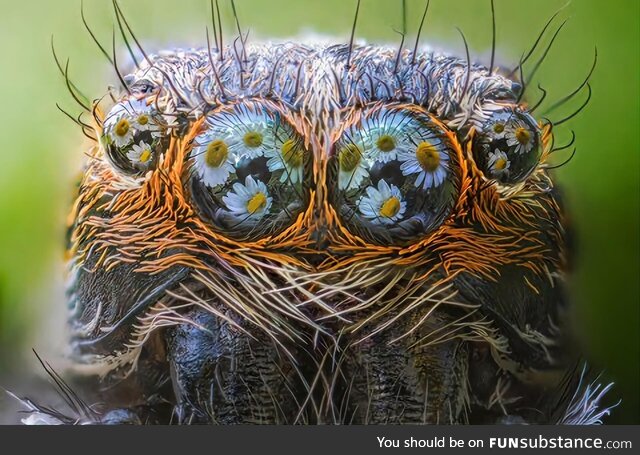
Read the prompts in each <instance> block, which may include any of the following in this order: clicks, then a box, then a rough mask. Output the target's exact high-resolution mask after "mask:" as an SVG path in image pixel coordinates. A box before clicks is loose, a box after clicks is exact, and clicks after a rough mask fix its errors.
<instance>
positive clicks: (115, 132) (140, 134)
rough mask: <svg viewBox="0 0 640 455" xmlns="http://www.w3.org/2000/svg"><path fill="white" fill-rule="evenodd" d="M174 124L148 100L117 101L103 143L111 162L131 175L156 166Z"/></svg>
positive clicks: (106, 121) (105, 126) (108, 119)
mask: <svg viewBox="0 0 640 455" xmlns="http://www.w3.org/2000/svg"><path fill="white" fill-rule="evenodd" d="M171 128H172V125H171V124H170V122H169V121H167V118H165V117H164V116H163V115H161V114H160V113H159V112H158V111H157V110H156V108H155V107H154V106H153V104H149V102H148V101H147V100H146V99H144V98H143V99H140V100H138V99H134V98H132V99H129V100H126V101H121V102H119V103H117V104H116V105H115V106H113V108H111V110H110V111H109V113H108V114H107V116H106V118H105V120H104V125H103V132H102V144H103V145H104V147H105V150H106V151H107V156H108V157H109V160H110V161H111V163H112V164H113V165H114V166H115V167H116V168H118V169H119V170H120V171H123V172H125V173H127V174H133V175H143V174H145V173H146V172H147V171H149V170H151V169H153V168H154V167H155V165H156V163H157V161H158V157H159V155H160V153H162V151H163V150H164V149H165V148H166V146H167V141H168V132H169V130H170V129H171Z"/></svg>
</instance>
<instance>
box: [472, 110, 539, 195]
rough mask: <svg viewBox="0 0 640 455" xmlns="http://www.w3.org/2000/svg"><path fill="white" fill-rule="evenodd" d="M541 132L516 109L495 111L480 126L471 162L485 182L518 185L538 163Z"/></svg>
mask: <svg viewBox="0 0 640 455" xmlns="http://www.w3.org/2000/svg"><path fill="white" fill-rule="evenodd" d="M540 150H541V147H540V130H539V128H538V125H537V124H536V121H535V120H534V119H533V117H531V115H530V114H528V113H526V112H524V111H522V110H520V109H519V108H518V107H516V106H505V107H498V108H497V109H495V110H492V111H491V114H490V116H489V117H488V118H487V119H486V121H485V122H484V123H483V124H482V128H481V130H480V131H478V133H477V134H476V136H475V138H474V143H473V159H474V161H475V162H476V164H477V166H478V168H480V169H481V170H482V172H483V173H484V175H485V177H486V178H488V179H493V180H497V181H498V182H500V183H505V184H510V183H517V182H520V181H522V180H524V179H526V178H527V177H528V176H529V175H530V174H531V172H533V170H534V169H535V168H536V166H537V165H538V162H539V161H540Z"/></svg>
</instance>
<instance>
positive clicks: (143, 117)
mask: <svg viewBox="0 0 640 455" xmlns="http://www.w3.org/2000/svg"><path fill="white" fill-rule="evenodd" d="M147 123H149V116H148V115H146V114H141V115H139V116H138V125H146V124H147Z"/></svg>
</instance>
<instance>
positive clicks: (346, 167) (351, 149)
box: [338, 144, 362, 172]
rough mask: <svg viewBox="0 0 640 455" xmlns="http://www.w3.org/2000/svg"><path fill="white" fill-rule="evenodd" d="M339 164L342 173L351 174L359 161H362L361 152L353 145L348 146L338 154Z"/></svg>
mask: <svg viewBox="0 0 640 455" xmlns="http://www.w3.org/2000/svg"><path fill="white" fill-rule="evenodd" d="M338 161H339V162H340V170H341V171H343V172H353V171H354V170H355V168H356V167H358V164H360V161H362V152H361V151H360V148H359V147H358V146H357V145H355V144H348V145H347V146H345V147H344V148H343V149H342V150H340V153H339V154H338Z"/></svg>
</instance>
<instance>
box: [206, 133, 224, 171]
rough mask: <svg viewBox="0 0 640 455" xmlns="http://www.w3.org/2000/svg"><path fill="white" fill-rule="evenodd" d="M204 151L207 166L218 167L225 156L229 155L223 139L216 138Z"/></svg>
mask: <svg viewBox="0 0 640 455" xmlns="http://www.w3.org/2000/svg"><path fill="white" fill-rule="evenodd" d="M205 153H206V155H205V158H204V160H205V163H206V164H207V166H209V167H220V166H222V164H223V163H224V162H225V161H226V160H227V156H229V147H228V146H227V144H225V142H224V141H221V140H220V139H217V140H215V141H212V142H211V143H210V144H209V145H208V146H207V151H206V152H205Z"/></svg>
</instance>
